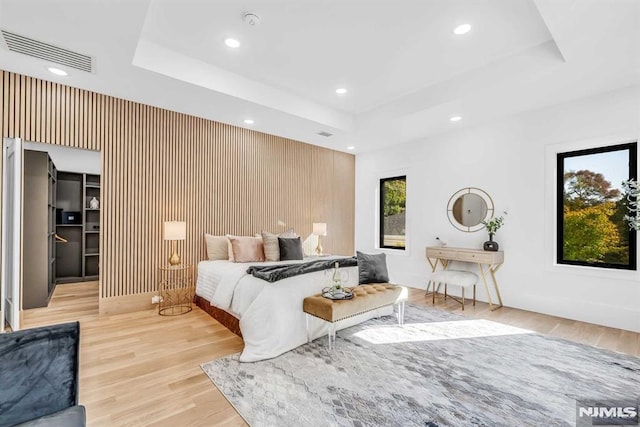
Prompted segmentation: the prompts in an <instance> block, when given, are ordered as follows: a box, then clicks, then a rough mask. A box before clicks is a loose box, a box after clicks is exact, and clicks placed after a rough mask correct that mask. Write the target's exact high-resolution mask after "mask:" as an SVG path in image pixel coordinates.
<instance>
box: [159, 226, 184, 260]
mask: <svg viewBox="0 0 640 427" xmlns="http://www.w3.org/2000/svg"><path fill="white" fill-rule="evenodd" d="M186 239H187V223H186V222H184V221H165V222H164V240H169V241H171V242H172V244H171V252H172V253H171V256H170V257H169V264H170V265H180V256H179V255H178V253H177V252H176V241H177V240H186Z"/></svg>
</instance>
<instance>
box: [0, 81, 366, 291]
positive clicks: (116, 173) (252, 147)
mask: <svg viewBox="0 0 640 427" xmlns="http://www.w3.org/2000/svg"><path fill="white" fill-rule="evenodd" d="M0 73H1V74H0V91H1V98H2V103H1V104H0V118H1V120H2V123H1V126H0V127H1V128H2V135H3V136H4V137H19V138H22V139H23V140H25V141H35V142H45V143H50V144H57V145H63V146H69V147H76V148H83V149H90V150H100V151H101V158H102V194H101V207H102V210H101V213H100V214H101V241H100V254H101V257H100V279H101V291H100V295H101V298H111V297H122V296H127V295H136V294H143V293H149V292H154V291H155V290H156V287H157V282H158V277H159V275H158V266H160V265H161V264H163V263H165V260H166V257H167V256H168V255H169V242H164V241H163V240H162V224H163V221H165V220H180V221H186V222H187V240H186V241H185V242H179V248H178V252H179V253H180V254H181V255H182V258H183V260H184V261H187V262H190V263H194V264H195V263H197V262H198V261H200V260H202V259H204V258H205V249H204V239H203V234H204V233H205V232H209V233H213V234H225V233H231V234H238V235H251V234H253V233H256V232H260V231H261V230H263V229H264V230H269V231H272V232H279V231H282V230H284V229H285V228H289V227H294V228H295V229H296V231H297V232H298V233H300V234H301V235H302V236H307V235H309V234H310V233H311V229H312V223H313V222H326V223H327V224H328V235H327V236H326V237H325V238H323V246H324V247H325V250H326V251H327V252H331V253H335V254H353V253H354V248H353V241H354V215H355V213H354V200H355V194H354V192H355V160H354V156H352V155H350V154H346V153H341V152H338V151H333V150H329V149H325V148H321V147H317V146H313V145H309V144H304V143H301V142H297V141H293V140H290V139H285V138H281V137H277V136H273V135H267V134H264V133H260V132H255V131H251V130H247V129H243V128H238V127H235V126H231V125H226V124H222V123H217V122H214V121H211V120H206V119H202V118H197V117H193V116H189V115H186V114H181V113H176V112H173V111H167V110H164V109H161V108H156V107H151V106H148V105H143V104H139V103H136V102H131V101H126V100H123V99H118V98H114V97H111V96H106V95H101V94H98V93H94V92H90V91H86V90H81V89H76V88H72V87H69V86H64V85H62V84H58V83H52V82H48V81H43V80H39V79H36V78H32V77H27V76H22V75H19V74H15V73H11V72H6V71H0ZM282 223H284V224H286V227H285V226H283V225H282Z"/></svg>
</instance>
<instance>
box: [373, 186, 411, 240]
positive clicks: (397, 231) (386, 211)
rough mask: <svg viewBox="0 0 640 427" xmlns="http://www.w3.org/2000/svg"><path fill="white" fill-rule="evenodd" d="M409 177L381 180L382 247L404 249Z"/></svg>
mask: <svg viewBox="0 0 640 427" xmlns="http://www.w3.org/2000/svg"><path fill="white" fill-rule="evenodd" d="M406 201H407V177H406V176H396V177H394V178H384V179H381V180H380V248H387V249H401V250H404V248H405V244H406V240H405V228H406V219H405V210H406Z"/></svg>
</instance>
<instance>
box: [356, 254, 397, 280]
mask: <svg viewBox="0 0 640 427" xmlns="http://www.w3.org/2000/svg"><path fill="white" fill-rule="evenodd" d="M356 255H357V257H358V283H359V284H361V285H363V284H365V283H389V272H388V271H387V255H386V254H384V253H382V254H365V253H362V252H356Z"/></svg>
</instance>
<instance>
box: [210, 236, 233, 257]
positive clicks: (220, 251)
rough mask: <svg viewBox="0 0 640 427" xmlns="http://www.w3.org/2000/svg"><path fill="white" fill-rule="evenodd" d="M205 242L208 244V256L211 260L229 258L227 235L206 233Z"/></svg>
mask: <svg viewBox="0 0 640 427" xmlns="http://www.w3.org/2000/svg"><path fill="white" fill-rule="evenodd" d="M204 242H205V244H206V245H207V258H208V259H209V260H210V261H217V260H221V259H229V248H228V245H229V239H227V236H213V235H211V234H206V233H205V235H204Z"/></svg>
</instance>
